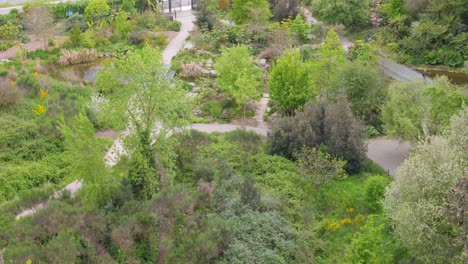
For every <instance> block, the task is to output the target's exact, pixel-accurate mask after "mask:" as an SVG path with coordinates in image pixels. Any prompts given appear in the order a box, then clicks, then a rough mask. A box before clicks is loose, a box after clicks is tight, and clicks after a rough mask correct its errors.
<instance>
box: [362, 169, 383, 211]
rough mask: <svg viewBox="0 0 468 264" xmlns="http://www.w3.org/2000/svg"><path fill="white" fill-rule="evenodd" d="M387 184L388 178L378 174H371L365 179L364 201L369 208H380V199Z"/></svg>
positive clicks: (375, 209)
mask: <svg viewBox="0 0 468 264" xmlns="http://www.w3.org/2000/svg"><path fill="white" fill-rule="evenodd" d="M388 184H389V181H388V179H387V178H386V177H383V176H379V175H376V176H371V177H369V178H368V179H367V181H366V185H365V187H364V189H365V192H366V202H367V205H368V207H369V208H370V209H371V210H373V211H379V210H380V209H381V208H382V205H381V203H380V199H382V198H383V196H384V194H385V188H386V187H387V185H388Z"/></svg>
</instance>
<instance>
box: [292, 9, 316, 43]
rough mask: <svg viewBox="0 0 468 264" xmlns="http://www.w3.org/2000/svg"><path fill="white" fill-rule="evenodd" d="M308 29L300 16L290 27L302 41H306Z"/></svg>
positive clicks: (307, 24) (308, 26)
mask: <svg viewBox="0 0 468 264" xmlns="http://www.w3.org/2000/svg"><path fill="white" fill-rule="evenodd" d="M310 29H311V28H310V25H309V23H307V22H306V21H304V20H303V19H302V16H301V15H297V16H296V18H295V19H294V21H293V23H292V25H291V30H292V31H293V32H295V33H296V34H297V35H298V36H299V38H300V39H301V40H302V41H305V40H307V38H308V36H309V33H310Z"/></svg>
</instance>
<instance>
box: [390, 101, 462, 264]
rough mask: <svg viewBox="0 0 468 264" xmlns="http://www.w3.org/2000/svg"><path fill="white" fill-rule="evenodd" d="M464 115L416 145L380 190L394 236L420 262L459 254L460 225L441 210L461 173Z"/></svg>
mask: <svg viewBox="0 0 468 264" xmlns="http://www.w3.org/2000/svg"><path fill="white" fill-rule="evenodd" d="M467 114H468V113H467V110H466V109H464V110H462V111H461V112H460V114H459V115H456V116H454V117H453V118H452V123H451V127H450V129H449V131H448V132H447V134H445V135H443V136H435V137H431V138H430V141H426V142H421V143H420V144H418V145H416V146H415V147H414V149H413V151H412V153H411V155H410V157H409V158H408V159H407V160H405V162H404V163H403V165H402V166H401V167H400V168H399V170H398V177H397V178H396V181H395V182H394V184H392V185H391V187H390V188H389V189H388V190H387V192H386V194H385V200H384V208H385V210H386V211H387V213H388V215H389V217H390V219H391V220H392V221H393V224H394V225H395V233H396V235H397V237H398V238H399V240H400V241H401V242H402V243H403V245H405V246H406V247H407V248H408V250H409V252H410V253H411V255H412V256H414V257H415V258H416V259H417V261H419V262H421V263H446V262H447V261H448V262H451V261H452V260H453V261H455V260H456V259H458V258H459V257H460V256H462V255H461V254H463V252H462V250H463V243H461V244H460V240H459V234H460V232H463V231H462V229H463V226H462V225H463V224H462V223H461V222H458V223H455V224H453V223H452V222H451V221H449V220H448V219H447V217H448V215H447V214H445V213H443V210H442V209H443V207H444V206H445V204H444V199H445V197H447V194H448V193H449V192H450V191H451V189H452V188H453V187H454V186H455V183H456V182H457V181H458V180H459V179H461V178H463V177H466V164H467V162H468V160H467V155H466V146H467V144H468V136H467V131H468V129H467V120H468V119H467V117H468V116H467ZM427 241H431V243H427ZM462 262H463V261H462Z"/></svg>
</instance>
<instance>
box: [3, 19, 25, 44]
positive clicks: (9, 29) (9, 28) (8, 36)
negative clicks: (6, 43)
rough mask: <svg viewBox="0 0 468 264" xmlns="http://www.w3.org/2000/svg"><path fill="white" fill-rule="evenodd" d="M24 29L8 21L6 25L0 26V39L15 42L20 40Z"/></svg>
mask: <svg viewBox="0 0 468 264" xmlns="http://www.w3.org/2000/svg"><path fill="white" fill-rule="evenodd" d="M21 29H22V27H21V26H20V25H16V24H13V23H12V22H11V21H7V22H6V23H5V24H3V25H0V39H3V40H15V39H19V37H20V35H21Z"/></svg>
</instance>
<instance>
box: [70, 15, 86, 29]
mask: <svg viewBox="0 0 468 264" xmlns="http://www.w3.org/2000/svg"><path fill="white" fill-rule="evenodd" d="M76 24H78V25H79V26H80V28H81V31H85V30H86V29H87V28H88V24H87V23H86V20H85V18H84V16H83V15H80V14H73V15H72V16H71V17H69V18H67V20H66V21H65V30H66V31H69V30H71V29H73V28H74V27H75V25H76Z"/></svg>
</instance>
